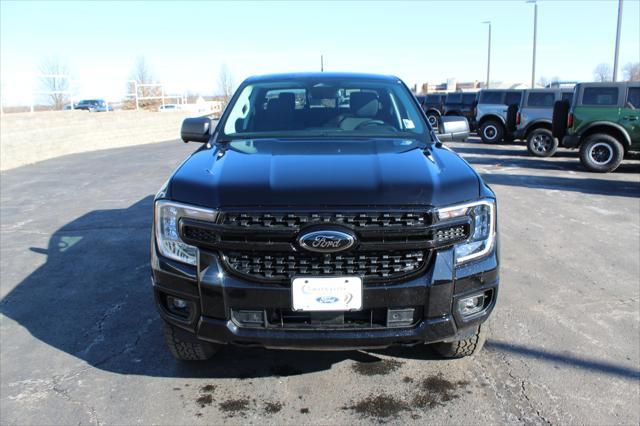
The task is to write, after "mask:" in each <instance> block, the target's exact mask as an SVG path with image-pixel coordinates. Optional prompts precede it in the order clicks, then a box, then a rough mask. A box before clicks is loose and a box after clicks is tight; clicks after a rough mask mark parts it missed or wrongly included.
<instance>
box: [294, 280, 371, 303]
mask: <svg viewBox="0 0 640 426" xmlns="http://www.w3.org/2000/svg"><path fill="white" fill-rule="evenodd" d="M291 292H292V297H293V310H294V311H358V310H360V309H362V279H361V278H360V277H321V278H320V277H318V278H314V277H300V278H294V279H293V281H292V282H291Z"/></svg>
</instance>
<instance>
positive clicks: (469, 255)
mask: <svg viewBox="0 0 640 426" xmlns="http://www.w3.org/2000/svg"><path fill="white" fill-rule="evenodd" d="M465 215H467V216H469V218H470V219H471V235H470V236H469V238H468V239H467V241H465V242H463V243H460V244H456V245H455V258H456V264H460V263H464V262H468V261H470V260H473V259H478V258H480V257H483V256H485V255H486V254H487V253H489V251H491V249H492V248H493V244H494V242H495V239H496V203H495V201H494V200H489V199H485V200H480V201H474V202H471V203H465V204H460V205H457V206H451V207H444V208H441V209H438V220H446V219H452V218H455V217H461V216H465Z"/></svg>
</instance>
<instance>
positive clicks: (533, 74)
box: [527, 0, 538, 89]
mask: <svg viewBox="0 0 640 426" xmlns="http://www.w3.org/2000/svg"><path fill="white" fill-rule="evenodd" d="M527 3H533V60H532V61H531V88H532V89H533V88H534V87H535V84H536V39H537V38H538V2H537V1H536V0H528V1H527Z"/></svg>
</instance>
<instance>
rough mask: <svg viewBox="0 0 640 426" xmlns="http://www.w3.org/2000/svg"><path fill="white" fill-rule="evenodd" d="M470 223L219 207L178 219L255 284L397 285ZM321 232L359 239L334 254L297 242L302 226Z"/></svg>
mask: <svg viewBox="0 0 640 426" xmlns="http://www.w3.org/2000/svg"><path fill="white" fill-rule="evenodd" d="M469 227H470V222H469V219H468V218H455V219H451V220H447V221H443V222H436V221H434V215H433V211H432V210H430V209H423V210H419V209H417V210H415V211H397V210H396V211H369V212H362V211H349V210H348V209H347V210H346V211H345V212H342V213H338V212H331V211H311V212H310V211H302V212H300V211H298V212H295V211H294V212H290V211H289V212H283V213H278V212H273V211H271V212H266V211H262V212H238V213H231V212H222V213H220V214H219V215H218V218H217V221H216V222H215V223H211V222H202V221H198V220H192V219H188V218H183V219H181V220H180V235H181V237H182V239H183V240H184V241H185V242H186V243H187V244H191V245H195V246H198V247H201V248H206V249H209V250H215V251H217V252H218V253H219V254H220V255H221V257H222V259H223V264H224V267H225V269H226V270H227V271H228V272H229V273H231V274H234V275H237V276H241V277H243V278H246V279H250V280H254V281H259V282H281V283H290V282H291V279H292V278H293V277H295V276H299V275H307V276H320V275H322V276H327V275H328V276H331V275H333V276H337V275H357V276H361V277H363V279H364V282H365V283H367V282H376V281H377V282H384V283H392V282H398V281H400V280H402V279H407V278H408V277H409V276H412V275H417V274H418V273H419V272H421V271H423V270H424V269H425V268H426V264H427V261H428V258H429V256H430V254H431V252H432V251H433V250H434V249H438V248H441V247H450V246H452V245H453V244H455V243H457V242H460V241H463V240H465V239H466V238H467V237H468V235H469V230H470V229H469ZM322 229H338V230H340V229H344V230H346V231H348V232H350V233H351V234H353V235H355V237H356V240H357V241H356V244H355V245H354V246H353V247H352V248H350V249H348V250H345V251H342V252H336V253H331V254H322V253H315V252H311V251H307V250H305V249H304V248H303V247H301V246H300V244H299V243H298V241H297V238H298V237H299V236H300V235H302V234H304V232H305V231H307V230H309V231H311V230H322Z"/></svg>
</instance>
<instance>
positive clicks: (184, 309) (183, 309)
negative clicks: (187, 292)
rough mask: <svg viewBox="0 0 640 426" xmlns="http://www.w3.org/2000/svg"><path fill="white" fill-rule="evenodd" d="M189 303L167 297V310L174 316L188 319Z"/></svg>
mask: <svg viewBox="0 0 640 426" xmlns="http://www.w3.org/2000/svg"><path fill="white" fill-rule="evenodd" d="M189 308H190V303H189V302H188V301H186V300H184V299H179V298H177V297H173V296H167V309H168V310H169V312H171V313H172V314H174V315H177V316H179V317H182V318H188V317H189V314H190V309H189Z"/></svg>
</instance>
